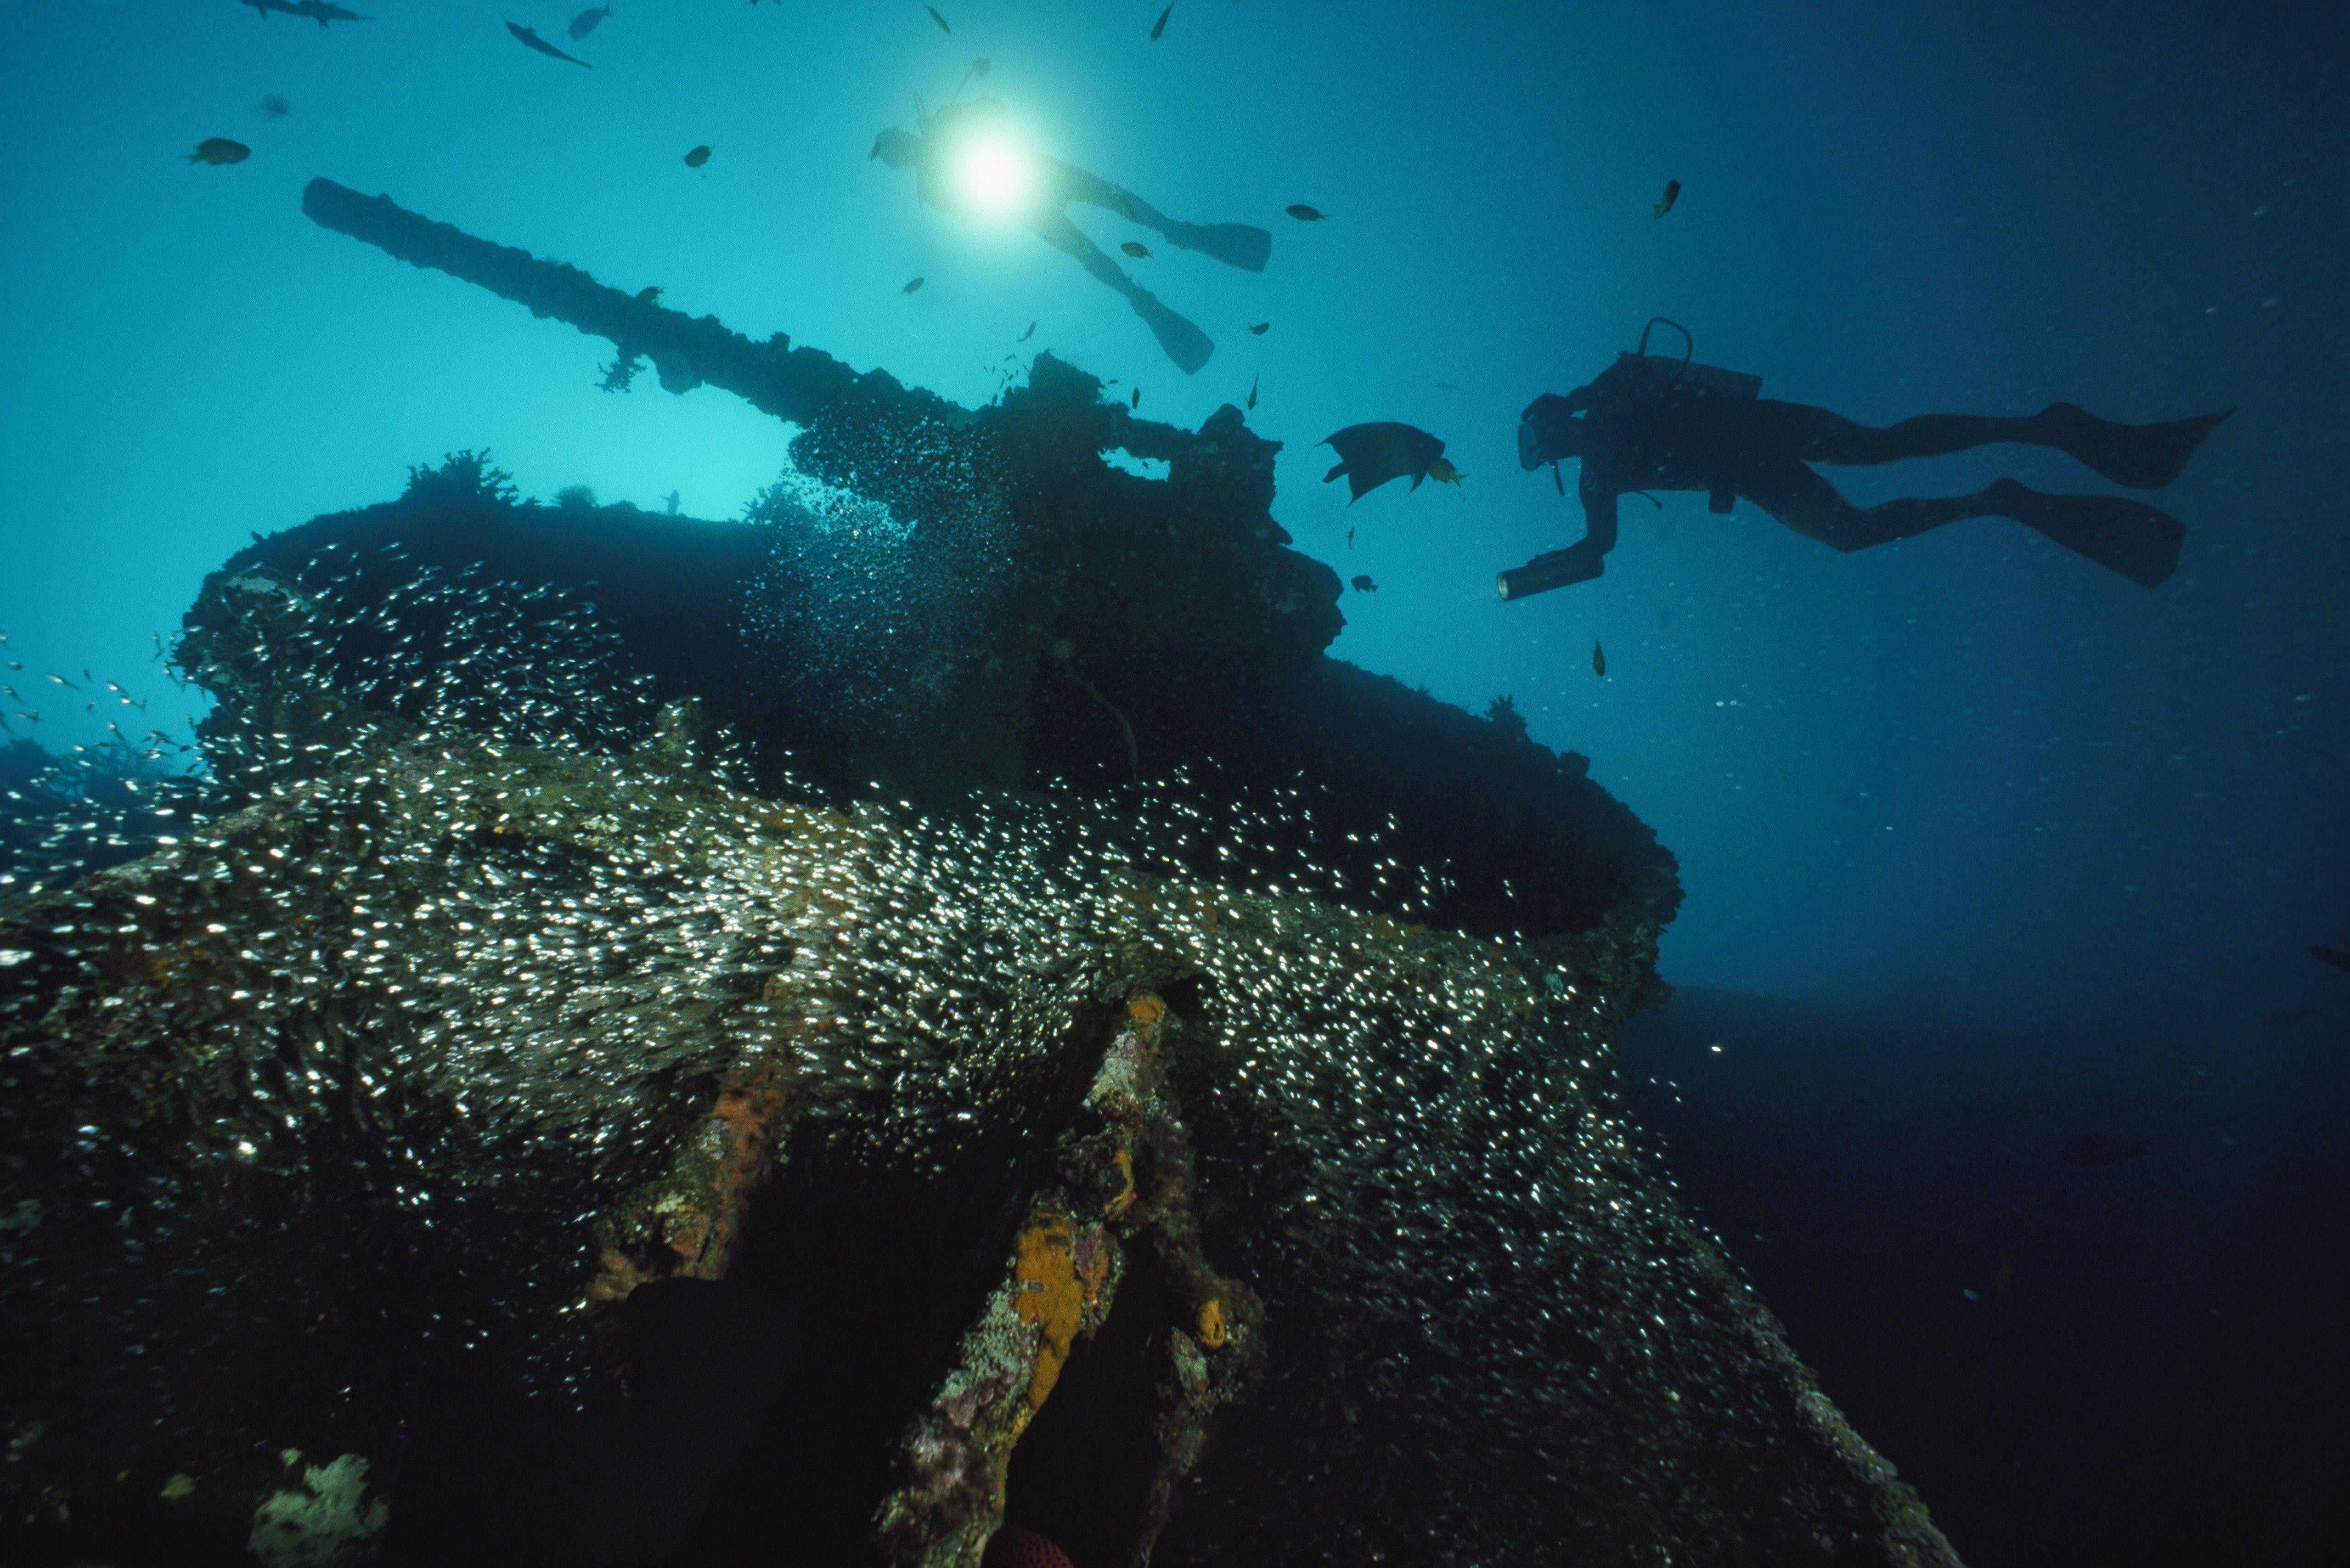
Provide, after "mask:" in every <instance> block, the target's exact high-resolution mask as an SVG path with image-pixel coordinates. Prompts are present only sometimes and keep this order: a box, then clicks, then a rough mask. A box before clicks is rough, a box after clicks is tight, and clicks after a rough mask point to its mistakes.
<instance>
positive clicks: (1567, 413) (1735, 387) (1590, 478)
mask: <svg viewBox="0 0 2350 1568" xmlns="http://www.w3.org/2000/svg"><path fill="white" fill-rule="evenodd" d="M1659 325H1662V326H1666V327H1672V328H1673V330H1674V331H1676V332H1679V333H1680V335H1681V337H1682V338H1683V339H1684V340H1687V339H1688V338H1689V331H1688V329H1687V328H1685V327H1682V326H1680V324H1679V323H1678V322H1673V321H1667V320H1665V318H1664V317H1656V318H1654V319H1653V320H1651V321H1650V322H1649V323H1648V327H1646V328H1644V329H1642V331H1641V333H1640V346H1639V348H1637V349H1635V350H1634V351H1632V352H1631V353H1628V354H1618V355H1617V357H1616V363H1615V364H1613V365H1611V366H1609V367H1608V368H1607V369H1606V370H1603V371H1601V372H1600V374H1599V375H1598V376H1597V377H1596V378H1595V379H1593V380H1592V382H1591V383H1590V385H1588V386H1586V387H1579V388H1577V389H1575V390H1574V391H1572V392H1570V393H1568V394H1567V395H1566V396H1565V397H1563V398H1562V397H1560V396H1558V395H1557V394H1556V393H1555V392H1545V393H1544V394H1543V395H1542V396H1541V397H1539V398H1536V399H1535V400H1534V401H1533V402H1532V403H1531V404H1529V405H1528V406H1527V408H1526V410H1525V412H1524V413H1523V414H1522V415H1520V416H1519V422H1518V464H1519V466H1520V467H1522V468H1526V469H1534V468H1539V467H1541V466H1542V465H1543V464H1544V463H1549V464H1551V465H1552V472H1553V475H1554V477H1555V475H1556V472H1557V467H1556V465H1557V464H1558V462H1560V461H1561V460H1562V459H1565V458H1569V457H1576V458H1580V459H1582V468H1583V472H1582V474H1581V476H1580V479H1579V481H1578V483H1577V484H1576V493H1577V496H1578V497H1579V499H1580V500H1581V501H1582V503H1583V515H1584V524H1585V533H1584V537H1583V538H1582V540H1581V541H1580V542H1578V543H1576V544H1575V545H1570V546H1568V547H1567V548H1565V549H1564V550H1554V551H1552V552H1550V553H1549V554H1548V555H1544V556H1535V557H1534V559H1533V560H1532V561H1529V562H1527V563H1526V564H1525V565H1524V566H1520V567H1517V568H1516V569H1515V570H1513V571H1507V572H1503V573H1502V574H1501V576H1500V577H1499V579H1498V581H1497V583H1496V587H1498V589H1499V591H1500V593H1501V596H1502V597H1503V598H1505V599H1514V598H1523V597H1526V596H1527V595H1529V594H1539V593H1545V592H1547V591H1549V590H1550V589H1552V588H1559V587H1566V586H1567V585H1569V584H1571V583H1585V582H1589V581H1590V580H1591V579H1592V578H1594V577H1596V576H1599V574H1600V572H1601V570H1602V566H1603V562H1602V557H1604V556H1606V555H1607V552H1608V551H1609V550H1611V549H1613V548H1615V545H1616V502H1617V497H1618V496H1620V495H1623V494H1625V493H1635V494H1638V493H1646V492H1648V491H1650V490H1702V491H1704V492H1705V493H1707V496H1708V500H1709V505H1710V506H1711V510H1713V511H1714V512H1717V513H1725V512H1728V511H1729V510H1730V508H1731V503H1732V502H1733V501H1734V500H1735V499H1736V498H1737V497H1739V496H1744V497H1745V498H1746V499H1747V500H1749V501H1751V502H1752V503H1753V504H1755V505H1757V506H1760V507H1761V508H1762V509H1763V511H1765V512H1768V513H1769V514H1771V515H1772V516H1773V517H1775V518H1777V519H1778V520H1779V521H1780V522H1782V523H1783V524H1786V525H1787V526H1788V527H1790V528H1793V529H1794V531H1795V532H1796V533H1798V534H1801V535H1804V536H1805V537H1807V538H1813V539H1817V540H1819V541H1820V542H1821V543H1822V544H1824V545H1830V546H1832V547H1834V548H1835V549H1838V550H1846V551H1849V550H1866V549H1867V548H1868V547H1869V546H1870V545H1883V544H1888V543H1890V542H1891V541H1893V540H1895V539H1907V538H1908V537H1910V536H1911V535H1917V534H1923V533H1925V532H1926V531H1927V530H1928V529H1930V528H1939V527H1940V526H1941V525H1942V524H1945V523H1955V522H1957V521H1958V520H1959V519H1960V518H1962V517H2010V518H2012V519H2014V520H2015V521H2016V522H2018V523H2021V524H2024V525H2025V526H2026V527H2028V528H2032V529H2034V530H2036V531H2037V532H2039V533H2041V534H2043V535H2046V536H2047V537H2049V538H2051V539H2054V541H2055V542H2056V543H2058V544H2059V545H2064V547H2065V548H2066V549H2068V550H2071V551H2073V552H2074V553H2075V554H2077V555H2082V556H2087V557H2088V558H2089V559H2090V560H2092V561H2095V562H2096V563H2097V565H2099V566H2104V567H2106V568H2107V569H2108V570H2111V571H2116V572H2118V573H2120V574H2121V575H2122V576H2126V577H2127V578H2129V579H2130V581H2132V582H2134V583H2141V584H2144V585H2145V586H2146V587H2154V586H2155V585H2156V584H2158V583H2160V582H2161V581H2162V580H2163V579H2164V578H2166V577H2168V576H2170V574H2171V572H2172V571H2173V570H2175V569H2176V568H2177V566H2178V546H2179V544H2180V542H2181V541H2182V540H2184V539H2185V538H2186V536H2187V529H2186V527H2185V525H2183V524H2180V523H2179V521H2178V519H2177V518H2175V517H2172V516H2170V515H2169V514H2167V513H2163V512H2159V511H2157V510H2156V509H2155V508H2153V507H2151V506H2148V505H2147V504H2146V503H2144V502H2142V501H2133V500H2130V499H2129V498H2128V497H2126V496H2120V495H2043V494H2042V493H2039V492H2038V491H2035V490H2029V489H2026V488H2025V487H2024V486H2023V485H2022V484H2020V483H2017V482H2016V481H2014V480H2012V479H2001V480H1996V481H1994V482H1992V483H1991V484H1989V485H1986V486H1985V487H1984V488H1983V489H1981V490H1980V491H1978V492H1976V493H1974V494H1972V495H1953V496H1950V497H1947V498H1944V499H1939V500H1901V501H1886V502H1880V503H1879V504H1877V505H1875V506H1856V505H1854V504H1852V503H1851V502H1849V501H1846V499H1845V498H1844V497H1843V496H1842V495H1839V494H1838V493H1836V490H1835V486H1834V485H1832V484H1830V483H1828V482H1827V481H1826V480H1825V479H1823V478H1821V477H1820V476H1819V475H1818V474H1817V473H1815V472H1813V471H1812V470H1811V469H1809V468H1807V467H1805V466H1804V465H1805V464H1806V463H1812V462H1825V463H1835V464H1858V463H1875V462H1898V461H1899V460H1900V459H1903V458H1911V457H1939V456H1941V455H1943V454H1944V453H1946V452H1963V451H1965V450H1967V449H1968V448H1970V447H1978V446H1987V445H1989V444H1991V442H1993V441H2018V442H2022V443H2023V444H2025V445H2029V446H2046V447H2054V448H2055V449H2056V450H2057V451H2059V452H2064V453H2065V454H2067V455H2068V456H2071V457H2074V458H2076V459H2078V460H2079V461H2080V462H2084V463H2085V464H2087V465H2088V466H2089V467H2090V468H2093V469H2095V471H2096V472H2099V473H2101V474H2103V475H2104V476H2105V477H2106V478H2107V479H2110V480H2112V481H2113V482H2114V483H2116V484H2126V485H2129V486H2131V487H2132V488H2134V489H2140V490H2152V489H2156V488H2158V487H2159V486H2162V485H2165V484H2168V483H2170V482H2171V481H2172V480H2174V479H2176V478H2178V471H2179V469H2180V468H2181V467H2183V466H2184V465H2185V464H2186V462H2187V460H2188V458H2189V456H2191V455H2192V454H2193V453H2194V451H2195V449H2196V448H2197V447H2198V446H2199V445H2200V444H2201V443H2202V441H2203V438H2204V437H2205V436H2207V435H2209V434H2210V433H2211V429H2212V427H2213V426H2214V425H2217V424H2218V423H2219V422H2220V421H2221V420H2224V419H2226V418H2227V417H2228V415H2229V414H2230V413H2233V412H2235V410H2233V409H2230V410H2226V411H2225V412H2222V413H2216V414H2204V415H2202V416H2200V417H2199V418H2197V419H2191V420H2174V421H2170V422H2169V423H2167V424H2154V425H2124V424H2116V423H2114V422H2113V421H2109V420H2101V419H2098V418H2097V417H2095V415H2093V414H2090V413H2086V412H2085V411H2083V410H2080V409H2077V408H2075V407H2074V406H2073V405H2072V404H2070V403H2051V404H2049V405H2048V407H2046V408H2044V409H2043V410H2040V412H2038V413H2036V414H2033V415H2031V416H2029V417H2016V418H2000V417H1995V416H1988V415H1975V414H1922V415H1919V416H1918V417H1917V418H1915V419H1908V420H1903V421H1901V422H1900V423H1898V424H1896V425H1888V426H1886V427H1884V428H1882V429H1878V428H1875V427H1872V426H1868V425H1862V424H1856V423H1854V422H1853V421H1850V420H1847V419H1846V418H1844V417H1843V416H1842V415H1841V414H1835V413H1831V412H1829V411H1828V410H1825V409H1815V408H1812V407H1809V406H1807V405H1805V404H1803V403H1783V402H1777V401H1774V400H1772V399H1769V398H1764V397H1761V396H1758V395H1757V394H1758V393H1759V392H1760V390H1761V389H1762V386H1763V378H1761V377H1760V376H1749V375H1746V374H1743V373H1742V372H1740V371H1736V370H1724V369H1718V368H1716V367H1714V366H1711V365H1697V364H1692V363H1690V355H1691V354H1692V353H1694V351H1695V348H1696V345H1695V343H1694V342H1690V345H1689V348H1688V349H1687V350H1686V351H1684V353H1683V355H1682V357H1681V358H1678V359H1675V358H1669V357H1667V356H1663V355H1652V354H1650V353H1649V352H1648V333H1649V331H1651V330H1653V329H1654V328H1655V327H1658V326H1659ZM1560 488H1561V490H1562V492H1563V491H1564V489H1565V484H1564V482H1561V485H1560ZM1651 499H1654V498H1653V497H1651Z"/></svg>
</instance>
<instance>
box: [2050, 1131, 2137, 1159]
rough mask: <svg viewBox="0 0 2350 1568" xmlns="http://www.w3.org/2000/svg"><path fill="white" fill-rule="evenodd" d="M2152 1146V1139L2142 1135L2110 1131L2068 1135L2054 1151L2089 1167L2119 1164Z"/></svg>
mask: <svg viewBox="0 0 2350 1568" xmlns="http://www.w3.org/2000/svg"><path fill="white" fill-rule="evenodd" d="M2152 1147H2154V1143H2153V1140H2152V1139H2150V1138H2142V1137H2114V1136H2113V1135H2112V1134H2111V1133H2083V1134H2082V1135H2081V1136H2080V1137H2068V1138H2066V1139H2065V1140H2064V1143H2063V1144H2062V1145H2060V1146H2059V1147H2058V1148H2057V1150H2056V1152H2057V1153H2058V1154H2060V1155H2062V1156H2064V1159H2065V1160H2066V1161H2067V1162H2068V1163H2070V1164H2073V1165H2085V1166H2090V1167H2093V1168H2094V1167H2097V1166H2106V1165H2120V1164H2122V1163H2123V1162H2124V1161H2126V1160H2132V1159H2136V1158H2138V1157H2139V1156H2140V1155H2142V1154H2144V1153H2146V1152H2147V1150H2148V1149H2151V1148H2152Z"/></svg>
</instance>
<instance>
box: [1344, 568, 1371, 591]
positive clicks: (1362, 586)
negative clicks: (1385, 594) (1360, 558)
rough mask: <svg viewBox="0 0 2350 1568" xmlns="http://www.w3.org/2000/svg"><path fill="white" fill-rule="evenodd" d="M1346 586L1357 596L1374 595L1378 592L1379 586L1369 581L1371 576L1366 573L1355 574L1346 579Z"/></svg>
mask: <svg viewBox="0 0 2350 1568" xmlns="http://www.w3.org/2000/svg"><path fill="white" fill-rule="evenodd" d="M1347 587H1351V588H1353V589H1354V590H1355V591H1356V592H1357V593H1358V594H1375V593H1378V591H1379V585H1378V584H1377V583H1375V582H1373V581H1371V575H1370V573H1368V572H1357V573H1356V574H1355V575H1354V576H1351V577H1348V578H1347Z"/></svg>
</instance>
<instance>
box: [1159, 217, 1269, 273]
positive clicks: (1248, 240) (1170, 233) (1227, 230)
mask: <svg viewBox="0 0 2350 1568" xmlns="http://www.w3.org/2000/svg"><path fill="white" fill-rule="evenodd" d="M1160 232H1161V233H1163V234H1165V235H1166V236H1167V243H1168V244H1170V245H1174V246H1176V247H1178V248H1179V249H1181V250H1187V251H1198V252H1199V253H1200V254H1201V255H1203V256H1213V257H1214V258H1215V259H1216V260H1218V261H1220V262H1222V263H1223V264H1224V265H1226V266H1236V267H1238V268H1240V269H1241V270H1242V271H1243V272H1263V270H1264V264H1265V263H1267V262H1269V261H1271V260H1272V259H1273V235H1272V234H1271V233H1270V232H1268V231H1266V230H1264V229H1260V228H1258V227H1256V226H1255V225H1254V224H1252V223H1170V224H1169V225H1168V226H1167V227H1166V228H1165V229H1164V230H1162V231H1160Z"/></svg>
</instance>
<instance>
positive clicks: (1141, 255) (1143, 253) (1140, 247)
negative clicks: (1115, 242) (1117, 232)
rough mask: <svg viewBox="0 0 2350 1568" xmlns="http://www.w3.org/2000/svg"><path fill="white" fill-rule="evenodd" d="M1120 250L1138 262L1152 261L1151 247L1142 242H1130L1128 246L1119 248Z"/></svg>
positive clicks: (1127, 243)
mask: <svg viewBox="0 0 2350 1568" xmlns="http://www.w3.org/2000/svg"><path fill="white" fill-rule="evenodd" d="M1118 249H1120V250H1122V251H1124V252H1125V253H1126V254H1128V255H1130V256H1132V257H1133V258H1134V259H1135V260H1137V261H1148V260H1149V259H1150V247H1149V245H1146V244H1143V243H1142V242H1141V241H1140V240H1128V241H1127V242H1126V244H1122V245H1120V246H1118Z"/></svg>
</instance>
